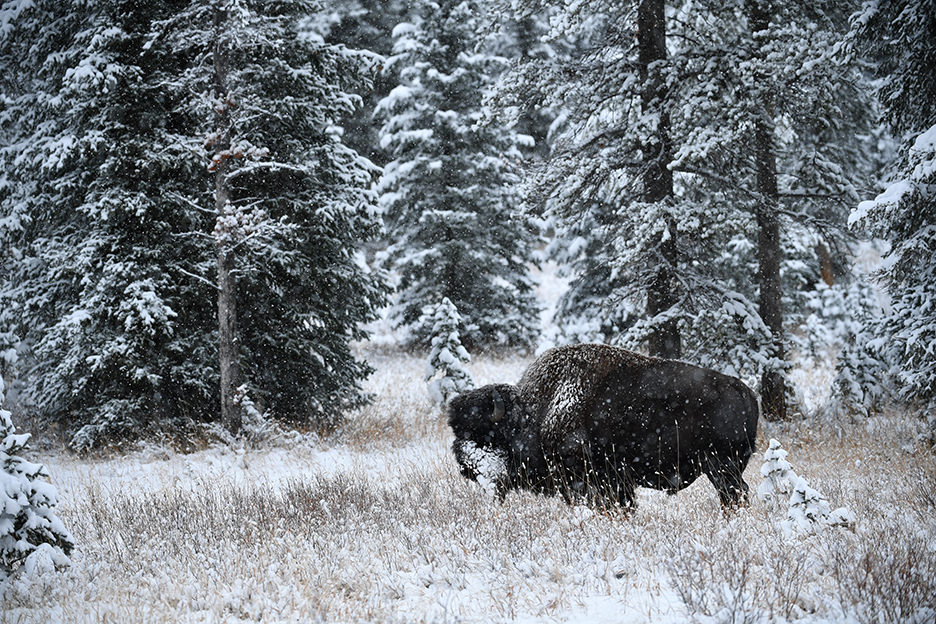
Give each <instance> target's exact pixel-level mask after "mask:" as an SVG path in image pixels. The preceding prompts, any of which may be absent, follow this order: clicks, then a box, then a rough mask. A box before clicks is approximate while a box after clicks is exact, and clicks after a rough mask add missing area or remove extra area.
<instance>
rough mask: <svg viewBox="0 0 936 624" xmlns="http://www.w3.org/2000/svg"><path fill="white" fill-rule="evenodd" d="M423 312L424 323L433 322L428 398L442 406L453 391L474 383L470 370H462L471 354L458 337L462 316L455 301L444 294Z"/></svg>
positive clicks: (428, 367) (461, 389)
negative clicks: (444, 296)
mask: <svg viewBox="0 0 936 624" xmlns="http://www.w3.org/2000/svg"><path fill="white" fill-rule="evenodd" d="M426 316H427V317H428V322H427V323H426V324H427V325H431V326H432V332H431V345H432V350H431V351H430V353H429V359H428V361H427V362H426V381H427V382H429V398H430V399H431V400H432V402H433V403H434V404H435V405H438V406H440V407H442V406H444V405H445V404H446V403H448V400H449V399H450V398H452V397H453V396H455V395H456V394H460V393H462V392H464V391H466V390H470V389H472V388H474V387H475V382H474V379H473V378H472V376H471V373H469V372H468V371H467V370H465V365H466V364H468V362H470V361H471V356H469V355H468V351H466V350H465V347H464V346H462V343H461V339H460V337H459V333H458V326H459V324H460V323H461V316H460V315H459V314H458V310H457V309H456V308H455V304H453V303H452V302H451V301H449V300H448V298H447V297H446V298H443V299H442V301H441V303H439V304H438V305H437V306H435V308H434V309H432V310H431V312H430V313H429V314H427V315H426Z"/></svg>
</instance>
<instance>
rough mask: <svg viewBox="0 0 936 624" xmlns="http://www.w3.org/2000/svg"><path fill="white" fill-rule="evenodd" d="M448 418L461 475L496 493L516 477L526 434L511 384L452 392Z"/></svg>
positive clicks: (520, 406)
mask: <svg viewBox="0 0 936 624" xmlns="http://www.w3.org/2000/svg"><path fill="white" fill-rule="evenodd" d="M448 422H449V426H450V427H451V428H452V432H453V433H454V434H455V442H454V443H453V444H452V450H453V451H454V452H455V459H456V460H457V461H458V465H459V466H460V467H461V473H462V474H463V475H465V476H466V477H467V478H469V479H472V480H474V481H477V482H478V483H479V484H481V486H482V487H484V488H485V489H494V490H496V491H498V492H499V493H503V491H504V490H505V489H506V488H508V487H511V486H510V484H511V483H513V482H516V481H517V480H518V477H519V473H518V471H519V470H522V469H523V466H524V465H525V464H526V463H527V462H526V457H527V456H528V455H529V446H530V441H529V438H530V436H529V434H528V433H527V431H528V429H529V425H528V422H527V417H526V410H525V408H524V406H523V404H522V403H521V401H520V398H519V394H518V392H517V388H516V387H515V386H511V385H508V384H496V385H490V386H484V387H483V388H478V389H477V390H471V391H469V392H466V393H464V394H460V395H458V396H456V397H455V398H454V399H452V400H451V401H450V402H449V405H448Z"/></svg>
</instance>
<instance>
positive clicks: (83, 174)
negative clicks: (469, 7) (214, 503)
mask: <svg viewBox="0 0 936 624" xmlns="http://www.w3.org/2000/svg"><path fill="white" fill-rule="evenodd" d="M4 8H5V10H6V12H5V13H4V24H5V27H4V29H3V32H2V37H0V51H2V59H3V67H4V69H5V74H4V82H3V87H4V96H5V98H4V101H5V105H6V110H5V115H4V117H3V129H2V137H0V138H2V139H3V145H2V147H0V160H2V165H3V172H4V175H5V183H4V186H3V189H2V191H0V201H2V214H3V219H0V223H2V224H3V225H2V228H3V231H2V235H3V237H4V239H3V242H4V243H5V244H6V245H7V247H6V249H7V250H10V253H9V254H5V256H4V263H5V269H6V270H5V271H4V280H3V288H2V296H3V299H4V301H5V302H12V303H11V305H12V308H11V309H12V310H15V319H14V320H15V323H14V325H15V326H14V327H13V328H12V329H13V330H14V331H16V332H18V335H19V337H21V338H23V340H24V343H25V344H30V345H32V346H33V349H32V352H31V353H28V354H26V357H25V358H24V359H25V360H26V371H27V375H26V380H25V383H26V389H27V390H28V391H29V395H30V398H31V399H32V400H33V401H34V402H35V405H36V408H37V410H38V411H39V412H40V414H41V415H43V416H45V417H46V418H49V419H54V420H57V421H59V422H60V423H61V424H63V425H64V426H65V431H66V432H68V433H69V434H70V435H71V443H72V445H73V446H75V447H87V446H92V445H96V444H100V443H102V442H115V441H120V440H122V439H125V438H133V437H137V436H140V435H144V434H146V433H147V432H148V431H154V430H160V431H162V432H171V431H173V430H176V429H178V428H179V427H180V426H182V425H184V424H185V423H190V422H192V421H196V422H197V421H201V420H205V419H208V420H215V419H216V418H217V414H218V411H219V410H218V404H219V400H218V397H219V389H218V371H219V365H218V362H219V356H218V306H217V301H218V297H217V293H218V279H217V276H218V273H217V271H218V267H219V253H218V252H219V250H222V249H229V248H230V249H233V250H234V252H235V253H236V255H237V259H238V262H237V264H236V266H235V267H234V273H233V276H234V277H235V278H236V279H237V282H238V284H237V289H236V303H237V309H238V313H239V314H238V316H239V324H238V327H239V331H238V335H237V339H238V341H239V348H238V354H239V355H240V356H241V358H240V364H241V365H242V366H243V367H244V372H245V374H246V377H247V379H248V380H249V381H250V385H249V387H248V388H247V390H248V395H247V396H248V397H253V399H254V400H255V402H256V403H257V405H258V407H260V408H261V409H264V410H270V411H271V413H273V414H275V415H277V416H279V417H281V418H283V419H287V420H291V421H297V422H303V423H313V424H314V423H324V422H328V421H331V420H333V419H334V418H335V417H336V415H337V414H339V413H340V411H341V409H342V408H344V407H347V406H349V405H353V404H357V403H359V402H361V401H362V400H363V399H364V395H363V393H362V392H361V389H360V385H359V382H360V380H361V379H362V378H363V377H364V376H365V375H366V374H367V373H368V371H369V369H368V367H367V366H366V364H364V363H362V362H358V361H356V360H355V359H354V357H353V356H352V354H351V352H350V347H349V342H350V341H351V340H353V339H356V338H361V337H363V333H362V332H361V330H360V329H359V324H360V323H361V322H362V321H365V320H367V319H368V318H371V317H372V316H373V315H374V310H375V309H376V307H378V306H379V305H381V303H382V301H383V298H384V296H385V291H384V288H383V286H382V285H381V281H380V280H379V279H378V277H377V276H376V275H375V274H374V273H372V272H369V271H368V269H367V268H366V267H364V266H363V265H362V263H361V262H360V260H359V255H358V254H357V252H356V245H357V244H358V242H359V241H360V239H361V238H364V237H366V236H369V235H373V234H375V233H376V232H377V230H378V227H379V221H378V219H377V215H376V211H375V210H374V208H373V203H374V199H375V197H374V195H373V193H372V192H371V191H370V190H369V187H370V185H371V183H372V179H373V177H374V173H375V171H374V169H373V168H372V167H370V166H369V165H368V164H367V163H366V162H364V161H362V160H361V159H359V157H358V156H357V155H356V154H354V153H353V152H352V151H350V150H348V149H347V148H345V147H343V146H342V145H341V143H340V141H339V137H338V134H339V131H338V129H337V127H336V119H337V118H338V117H339V116H340V115H342V114H343V113H344V112H346V111H348V110H350V109H351V107H352V106H353V104H354V103H355V102H356V101H357V100H356V98H355V96H353V95H352V94H351V92H350V88H351V87H352V86H353V85H356V84H358V80H359V79H360V80H361V81H362V82H366V81H365V80H363V79H362V76H361V73H362V72H363V71H364V69H365V67H366V66H367V63H368V58H369V57H368V56H367V55H360V54H356V53H353V52H350V51H348V50H346V49H345V48H344V47H342V46H331V45H327V44H324V43H323V42H322V40H321V38H320V37H316V36H315V35H314V32H315V29H314V28H313V27H312V25H311V23H310V20H311V19H312V17H311V16H314V15H315V11H316V9H317V8H318V5H316V4H312V3H300V4H293V5H289V6H286V5H276V6H275V7H273V6H270V5H268V4H267V3H242V2H233V3H227V2H218V3H209V4H202V3H186V2H178V3H175V4H169V3H144V4H138V3H134V2H109V1H108V2H103V1H101V2H98V1H96V0H92V1H89V2H80V3H56V2H38V3H23V4H22V5H15V6H14V5H13V4H10V5H4ZM225 10H229V12H228V13H227V15H228V17H229V18H230V19H229V23H228V24H227V26H229V28H228V29H227V30H224V31H223V34H224V37H226V36H228V34H229V35H230V37H228V38H227V39H225V38H224V37H219V36H214V35H217V34H218V33H221V32H222V29H221V25H220V24H219V25H216V24H215V22H214V18H215V16H216V15H220V14H222V13H224V12H225ZM280 10H282V11H284V12H282V13H281V12H280ZM216 44H218V45H217V46H216ZM225 46H227V47H225ZM25 50H31V52H30V53H29V54H24V51H25ZM216 50H217V51H220V52H221V53H222V55H226V59H225V60H226V61H227V63H228V64H229V72H228V74H227V79H228V82H227V83H226V84H220V83H219V84H217V85H216V84H215V82H214V80H215V79H216V78H218V77H219V73H218V72H216V71H215V67H214V64H213V62H212V61H213V58H212V53H213V52H215V51H216ZM216 87H217V89H216ZM216 94H220V95H222V96H223V95H225V94H226V95H229V96H231V97H230V98H225V97H217V98H215V97H214V96H215V95H216ZM236 98H240V100H237V99H236ZM225 110H230V111H233V112H232V113H231V114H230V115H228V116H226V118H225V123H221V122H219V118H221V117H225V115H222V114H221V113H222V112H223V111H225ZM219 130H220V132H219ZM225 141H227V144H226V145H225ZM213 157H217V160H215V161H214V164H213V165H212V162H213V161H212V158H213ZM222 163H223V166H221V165H222ZM209 169H213V170H209ZM219 169H220V170H221V171H222V173H224V174H225V175H224V176H223V179H221V178H222V176H220V175H219V173H218V172H219ZM219 180H220V182H223V183H221V184H219ZM219 189H220V190H222V191H224V192H226V193H227V194H228V201H227V202H223V201H222V202H219V201H218V197H219V196H220V195H221V194H220V193H219V192H218V191H219ZM217 243H220V244H221V245H220V246H218V244H217ZM232 385H233V389H234V390H237V389H238V388H240V386H241V385H242V384H232Z"/></svg>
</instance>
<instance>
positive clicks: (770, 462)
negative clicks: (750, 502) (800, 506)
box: [757, 438, 796, 502]
mask: <svg viewBox="0 0 936 624" xmlns="http://www.w3.org/2000/svg"><path fill="white" fill-rule="evenodd" d="M786 456H787V452H786V451H785V450H783V447H782V446H780V442H778V441H777V440H775V439H773V438H771V439H770V446H769V447H768V448H767V452H765V453H764V465H763V466H761V470H760V473H761V476H762V477H764V480H763V481H762V482H761V484H760V485H759V486H757V496H758V498H760V499H761V500H762V501H764V502H768V501H774V502H776V501H777V500H779V497H780V495H789V494H790V492H792V491H793V480H794V479H795V478H796V473H795V472H793V466H792V465H790V462H788V461H787V459H786Z"/></svg>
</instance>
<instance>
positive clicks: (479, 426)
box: [447, 344, 758, 508]
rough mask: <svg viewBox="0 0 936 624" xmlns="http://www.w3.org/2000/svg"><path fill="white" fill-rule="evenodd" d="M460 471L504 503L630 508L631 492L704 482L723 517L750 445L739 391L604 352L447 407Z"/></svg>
mask: <svg viewBox="0 0 936 624" xmlns="http://www.w3.org/2000/svg"><path fill="white" fill-rule="evenodd" d="M447 416H448V422H449V425H450V426H451V428H452V431H453V433H454V434H455V441H454V443H453V451H454V453H455V459H456V461H457V462H458V464H459V466H460V468H461V472H462V474H463V475H464V476H466V477H468V478H469V479H473V480H476V481H478V482H479V483H481V484H482V485H483V486H485V487H488V486H489V487H491V488H493V489H494V491H495V492H496V493H497V494H498V496H499V497H501V498H503V496H504V495H505V494H506V492H507V491H508V490H510V489H515V488H526V489H530V490H533V491H537V492H541V493H544V494H557V493H558V494H561V495H562V496H563V497H564V498H565V499H566V501H568V502H570V503H571V502H572V501H573V500H575V499H577V498H580V497H585V499H586V500H587V501H588V502H589V503H591V504H607V503H611V504H620V505H622V506H623V507H625V508H632V507H633V506H634V489H635V488H636V487H637V486H642V487H651V488H656V489H660V490H666V491H668V492H670V493H675V492H677V491H678V490H681V489H683V488H684V487H686V486H688V485H689V484H691V483H692V482H693V481H695V480H696V478H698V476H699V475H700V474H703V473H704V474H705V475H706V476H707V477H708V478H709V481H711V482H712V485H714V486H715V489H716V490H717V491H718V495H719V498H720V500H721V504H722V505H723V506H725V507H726V508H730V507H733V506H736V505H738V504H739V503H740V502H741V501H742V500H743V499H744V498H745V497H746V494H747V491H748V486H747V484H746V483H745V482H744V480H743V479H742V478H741V475H742V472H743V471H744V468H745V466H746V465H747V462H748V459H749V458H750V456H751V452H752V450H753V449H754V443H755V436H756V434H757V419H758V405H757V399H756V397H755V395H754V393H753V392H752V391H751V390H750V388H748V387H747V386H746V385H745V384H744V383H743V382H741V381H740V380H739V379H735V378H734V377H729V376H727V375H723V374H721V373H718V372H715V371H713V370H708V369H705V368H700V367H698V366H692V365H691V364H686V363H684V362H679V361H675V360H664V359H658V358H654V357H647V356H644V355H640V354H638V353H633V352H631V351H627V350H625V349H621V348H617V347H612V346H608V345H598V344H583V345H572V346H565V347H557V348H554V349H550V350H549V351H546V352H545V353H544V354H543V355H542V356H541V357H539V358H538V359H537V360H536V361H535V362H533V364H531V365H530V367H529V368H528V369H527V371H526V372H525V373H524V375H523V377H522V379H521V380H520V382H519V384H518V385H516V386H513V385H509V384H495V385H489V386H484V387H482V388H478V389H476V390H471V391H469V392H466V393H464V394H461V395H458V396H456V397H455V398H453V399H452V400H451V402H450V403H449V405H448V414H447Z"/></svg>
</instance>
